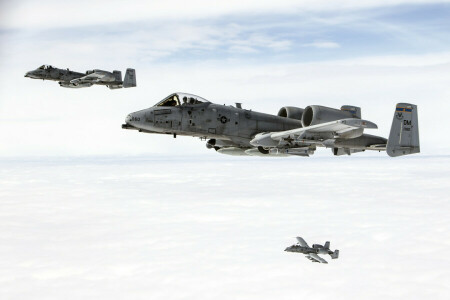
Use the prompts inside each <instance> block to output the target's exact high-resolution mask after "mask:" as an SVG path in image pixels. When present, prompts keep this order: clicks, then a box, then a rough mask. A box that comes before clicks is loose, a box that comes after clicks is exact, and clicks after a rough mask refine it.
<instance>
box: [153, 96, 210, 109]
mask: <svg viewBox="0 0 450 300" xmlns="http://www.w3.org/2000/svg"><path fill="white" fill-rule="evenodd" d="M208 102H209V101H208V100H206V99H203V98H202V97H199V96H196V95H192V94H186V93H175V94H172V95H170V96H169V97H167V98H165V99H164V100H162V101H160V102H159V103H158V104H156V105H155V106H180V105H194V104H201V103H208Z"/></svg>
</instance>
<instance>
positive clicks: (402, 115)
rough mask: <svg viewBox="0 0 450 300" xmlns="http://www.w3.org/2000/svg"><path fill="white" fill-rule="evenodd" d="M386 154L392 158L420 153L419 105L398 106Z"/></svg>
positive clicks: (402, 104)
mask: <svg viewBox="0 0 450 300" xmlns="http://www.w3.org/2000/svg"><path fill="white" fill-rule="evenodd" d="M386 152H387V154H388V155H389V156H391V157H395V156H401V155H407V154H414V153H419V152H420V143H419V120H418V116H417V105H414V104H409V103H398V104H397V106H396V108H395V114H394V118H393V120H392V126H391V133H390V134H389V139H388V142H387V147H386Z"/></svg>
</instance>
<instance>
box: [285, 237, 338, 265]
mask: <svg viewBox="0 0 450 300" xmlns="http://www.w3.org/2000/svg"><path fill="white" fill-rule="evenodd" d="M297 241H298V243H297V244H295V245H292V246H290V247H287V248H286V249H285V250H284V251H287V252H298V253H303V254H306V258H307V259H309V260H311V261H312V262H318V263H322V264H327V263H328V262H327V261H326V260H325V259H323V258H322V257H320V256H319V255H318V254H328V255H330V256H331V258H332V259H337V258H338V257H339V250H334V251H331V250H330V242H325V244H324V245H323V246H322V245H319V244H314V245H312V247H309V246H308V244H307V243H306V242H305V240H304V239H303V238H301V237H299V236H298V237H297Z"/></svg>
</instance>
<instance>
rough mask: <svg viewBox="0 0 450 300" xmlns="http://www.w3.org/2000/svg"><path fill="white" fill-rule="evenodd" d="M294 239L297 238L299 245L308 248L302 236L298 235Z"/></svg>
mask: <svg viewBox="0 0 450 300" xmlns="http://www.w3.org/2000/svg"><path fill="white" fill-rule="evenodd" d="M296 239H297V241H298V243H299V244H300V246H302V247H308V248H309V246H308V244H307V243H306V241H305V240H304V239H303V238H302V237H299V236H298V237H297V238H296Z"/></svg>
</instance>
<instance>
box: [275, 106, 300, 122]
mask: <svg viewBox="0 0 450 300" xmlns="http://www.w3.org/2000/svg"><path fill="white" fill-rule="evenodd" d="M303 111H304V109H303V108H299V107H294V106H285V107H282V108H280V110H279V111H278V116H279V117H284V118H289V119H295V120H301V119H302V115H303Z"/></svg>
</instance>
